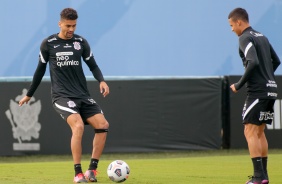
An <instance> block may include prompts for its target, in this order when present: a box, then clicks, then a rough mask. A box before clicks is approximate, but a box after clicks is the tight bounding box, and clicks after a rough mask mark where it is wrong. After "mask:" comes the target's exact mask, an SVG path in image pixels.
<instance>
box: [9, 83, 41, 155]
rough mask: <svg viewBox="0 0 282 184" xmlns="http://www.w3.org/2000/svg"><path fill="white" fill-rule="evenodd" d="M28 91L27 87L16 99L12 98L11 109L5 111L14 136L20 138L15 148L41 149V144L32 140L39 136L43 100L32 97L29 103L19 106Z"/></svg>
mask: <svg viewBox="0 0 282 184" xmlns="http://www.w3.org/2000/svg"><path fill="white" fill-rule="evenodd" d="M26 93H27V89H23V93H22V94H21V95H19V96H17V97H16V98H15V101H14V100H12V99H11V100H10V109H8V110H7V111H6V112H5V113H6V116H7V118H8V119H9V121H10V123H11V126H12V131H13V137H14V138H15V139H17V140H18V142H17V143H13V150H14V151H39V150H40V144H39V143H31V142H30V141H31V140H32V138H34V139H38V138H39V131H40V129H41V124H40V123H39V122H38V116H39V114H40V111H41V102H40V100H37V101H35V98H34V97H31V99H30V101H29V102H28V103H27V104H24V105H23V106H21V107H19V101H20V100H21V99H22V98H23V97H24V96H25V94H26Z"/></svg>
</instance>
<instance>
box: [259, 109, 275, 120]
mask: <svg viewBox="0 0 282 184" xmlns="http://www.w3.org/2000/svg"><path fill="white" fill-rule="evenodd" d="M273 116H274V113H270V112H269V111H268V112H260V117H259V120H260V121H263V120H265V121H266V120H269V119H273Z"/></svg>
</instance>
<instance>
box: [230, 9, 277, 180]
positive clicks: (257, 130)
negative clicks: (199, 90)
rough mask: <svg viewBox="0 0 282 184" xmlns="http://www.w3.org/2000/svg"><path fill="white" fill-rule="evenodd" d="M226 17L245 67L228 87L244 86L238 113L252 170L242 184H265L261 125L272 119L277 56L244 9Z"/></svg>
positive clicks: (263, 127)
mask: <svg viewBox="0 0 282 184" xmlns="http://www.w3.org/2000/svg"><path fill="white" fill-rule="evenodd" d="M228 21H229V24H230V26H231V28H232V31H233V32H234V33H236V34H237V35H238V37H239V55H240V57H241V58H242V61H243V65H244V67H245V72H244V74H243V76H242V77H241V79H240V80H239V81H238V82H237V83H235V84H232V85H231V86H230V88H231V90H232V91H233V92H234V93H236V92H237V91H238V90H239V89H240V88H241V87H242V86H243V85H245V84H246V88H247V98H246V101H245V105H244V107H243V114H242V116H243V124H244V134H245V137H246V140H247V143H248V149H249V153H250V156H251V159H252V162H253V168H254V173H253V176H251V177H250V180H249V181H247V182H246V184H267V183H269V178H268V173H267V157H268V143H267V139H266V137H265V133H264V129H265V127H266V124H271V123H272V121H273V116H274V112H273V105H274V102H275V99H276V98H277V84H276V82H275V76H274V72H275V70H276V69H277V67H278V66H279V65H280V60H279V58H278V56H277V54H276V53H275V51H274V49H273V47H272V46H271V44H270V43H269V41H268V39H267V38H266V37H265V36H264V35H263V34H262V33H260V32H258V31H256V30H254V29H253V28H252V27H251V26H250V24H249V17H248V13H247V11H246V10H245V9H243V8H236V9H234V10H233V11H231V12H230V14H229V16H228Z"/></svg>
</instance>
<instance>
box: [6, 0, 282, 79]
mask: <svg viewBox="0 0 282 184" xmlns="http://www.w3.org/2000/svg"><path fill="white" fill-rule="evenodd" d="M238 6H240V7H243V8H246V9H247V11H248V12H249V16H250V23H251V25H252V26H253V27H254V28H255V29H257V30H259V31H261V32H262V33H263V34H265V35H266V36H268V38H269V40H270V41H271V42H272V44H273V46H274V48H275V49H276V51H277V53H278V55H279V56H280V57H281V58H282V44H281V43H282V40H281V39H282V37H281V32H282V11H281V10H282V1H281V0H267V1H265V0H256V1H254V0H250V1H246V0H236V1H226V0H213V1H211V0H197V1H192V0H57V1H51V0H24V1H23V0H1V6H0V16H1V19H0V23H1V24H0V25H1V28H0V33H1V46H0V47H1V49H0V50H1V61H0V62H1V67H0V77H7V76H32V75H33V73H34V71H35V68H36V66H37V62H38V53H39V46H40V43H41V41H42V39H43V38H45V37H47V36H49V35H51V34H53V33H57V32H58V31H59V27H58V21H59V13H60V11H61V10H62V9H63V8H65V7H73V8H75V9H77V11H78V13H79V19H78V27H77V30H76V33H77V34H80V35H82V36H84V37H85V38H86V39H88V41H89V43H90V44H91V47H92V50H93V52H94V55H95V58H96V60H97V62H98V64H99V66H100V68H101V69H102V71H103V73H104V75H105V76H199V75H200V76H210V75H237V74H239V75H240V74H242V73H243V67H242V63H241V60H240V58H239V55H238V38H237V36H236V35H235V34H234V33H233V32H231V28H230V26H229V24H228V21H227V16H228V14H229V12H230V11H231V10H232V9H234V8H236V7H238ZM84 68H85V74H86V75H91V73H90V72H89V70H88V68H87V67H84ZM276 73H277V74H282V67H280V68H279V69H278V71H277V72H276ZM46 75H49V72H46Z"/></svg>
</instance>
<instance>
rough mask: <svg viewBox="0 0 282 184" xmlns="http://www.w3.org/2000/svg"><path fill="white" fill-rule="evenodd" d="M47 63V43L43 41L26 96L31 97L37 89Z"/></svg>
mask: <svg viewBox="0 0 282 184" xmlns="http://www.w3.org/2000/svg"><path fill="white" fill-rule="evenodd" d="M47 62H48V49H47V42H46V40H44V41H43V42H42V44H41V46H40V53H39V62H38V65H37V68H36V70H35V73H34V75H33V79H32V82H31V84H30V87H29V90H28V92H27V94H26V95H27V96H29V97H32V96H33V94H34V92H35V91H36V89H37V87H38V86H39V84H40V83H41V80H42V78H43V76H44V74H45V71H46V67H47Z"/></svg>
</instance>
